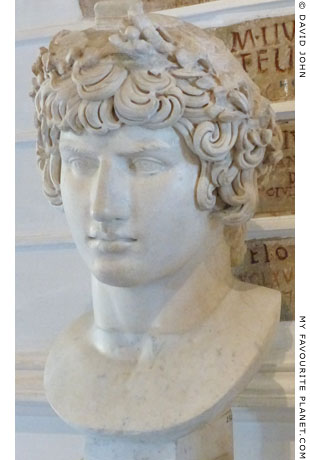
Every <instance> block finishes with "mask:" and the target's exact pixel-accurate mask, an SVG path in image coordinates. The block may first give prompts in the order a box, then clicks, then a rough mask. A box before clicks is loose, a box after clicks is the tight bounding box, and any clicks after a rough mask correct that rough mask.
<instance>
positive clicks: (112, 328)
mask: <svg viewBox="0 0 310 460" xmlns="http://www.w3.org/2000/svg"><path fill="white" fill-rule="evenodd" d="M219 233H220V234H219V236H218V237H217V241H216V242H215V241H213V242H212V243H214V244H212V248H210V249H211V253H207V254H206V253H205V254H201V255H199V257H197V258H196V260H195V261H194V262H193V263H192V265H191V266H190V267H189V266H188V265H187V266H186V267H185V268H184V267H183V268H181V269H180V270H178V271H177V273H174V274H173V275H171V276H169V277H165V278H162V279H159V280H156V281H153V282H151V283H149V284H146V285H138V286H133V287H115V286H110V285H107V284H104V283H102V282H100V281H98V280H97V279H96V278H95V277H94V276H93V277H92V296H93V308H94V319H95V326H97V328H98V329H100V330H102V331H105V332H106V333H109V332H113V333H121V334H122V333H126V334H139V335H140V334H141V335H145V334H149V335H156V336H157V335H161V334H182V333H184V332H188V331H190V330H192V329H195V328H196V327H198V326H199V325H201V324H202V323H203V322H205V321H206V320H207V319H208V316H209V315H210V314H211V313H212V312H213V310H214V309H215V308H216V307H217V306H218V305H219V304H220V303H221V301H222V300H223V298H224V297H225V296H226V294H227V293H228V291H229V290H230V289H231V286H232V280H233V278H232V275H231V269H230V251H229V248H228V246H227V245H226V243H225V241H224V238H223V234H222V232H219ZM209 246H210V245H209ZM215 248H216V249H215ZM207 252H209V251H207ZM98 332H99V331H98Z"/></svg>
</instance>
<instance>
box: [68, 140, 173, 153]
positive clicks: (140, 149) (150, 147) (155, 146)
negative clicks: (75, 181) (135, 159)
mask: <svg viewBox="0 0 310 460" xmlns="http://www.w3.org/2000/svg"><path fill="white" fill-rule="evenodd" d="M61 147H62V149H64V150H67V151H69V152H70V153H77V154H80V155H89V156H94V157H96V156H98V152H95V151H91V150H89V149H88V147H86V146H85V148H83V147H82V148H80V147H77V146H75V145H72V144H70V143H65V142H64V143H63V144H62V145H61ZM169 149H171V145H170V144H168V143H166V142H164V141H157V140H156V141H148V140H145V141H143V140H142V141H140V142H137V143H136V144H135V145H133V146H126V147H125V148H124V149H122V151H120V152H118V154H121V155H133V154H135V153H148V152H154V151H156V150H169Z"/></svg>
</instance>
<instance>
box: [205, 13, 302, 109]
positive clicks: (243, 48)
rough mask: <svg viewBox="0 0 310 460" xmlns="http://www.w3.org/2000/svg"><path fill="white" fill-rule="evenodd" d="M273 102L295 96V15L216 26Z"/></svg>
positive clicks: (217, 34) (246, 69)
mask: <svg viewBox="0 0 310 460" xmlns="http://www.w3.org/2000/svg"><path fill="white" fill-rule="evenodd" d="M214 32H215V35H216V36H218V37H219V38H221V39H222V40H224V42H225V43H226V45H227V46H228V48H229V49H230V50H231V52H232V53H233V54H234V55H235V56H236V57H237V59H238V60H239V61H240V63H241V65H242V66H243V68H244V70H245V71H246V72H248V73H249V75H250V76H251V78H252V79H253V80H254V81H255V83H256V84H257V85H258V86H259V87H260V89H261V92H262V94H263V95H264V96H266V97H268V99H270V100H271V101H279V100H289V99H293V98H294V84H295V83H294V65H295V62H294V60H295V57H294V50H295V48H294V39H295V20H294V16H283V17H278V18H265V19H259V20H256V21H247V22H244V23H241V24H235V25H232V26H228V27H221V28H217V29H214Z"/></svg>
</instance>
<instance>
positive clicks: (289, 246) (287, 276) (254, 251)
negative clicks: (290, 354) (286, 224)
mask: <svg viewBox="0 0 310 460" xmlns="http://www.w3.org/2000/svg"><path fill="white" fill-rule="evenodd" d="M247 246H248V249H247V253H246V256H245V259H244V262H243V264H242V265H241V266H239V267H236V268H235V269H234V274H235V275H236V276H237V278H239V279H240V280H242V281H245V282H248V283H252V284H259V285H260V286H265V287H270V288H272V289H278V290H279V291H281V293H282V310H281V320H282V321H292V320H294V316H295V298H294V297H295V287H294V276H295V260H294V258H295V240H294V238H285V239H266V240H251V241H248V242H247Z"/></svg>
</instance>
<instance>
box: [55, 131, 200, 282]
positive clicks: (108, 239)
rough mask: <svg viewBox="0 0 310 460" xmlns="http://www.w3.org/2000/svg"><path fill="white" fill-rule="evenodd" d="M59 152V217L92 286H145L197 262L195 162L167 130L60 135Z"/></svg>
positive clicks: (198, 232)
mask: <svg viewBox="0 0 310 460" xmlns="http://www.w3.org/2000/svg"><path fill="white" fill-rule="evenodd" d="M60 154H61V159H62V169H61V194H62V199H63V205H64V209H65V213H66V217H67V220H68V223H69V226H70V228H71V231H72V234H73V238H74V240H75V243H76V245H77V248H78V250H79V251H80V253H81V255H82V257H83V259H84V261H85V262H86V264H87V266H88V267H89V269H90V270H91V272H92V273H93V275H94V276H95V277H96V278H97V279H98V280H99V281H102V282H103V283H106V284H111V285H114V286H127V287H128V286H134V285H139V284H146V283H149V282H152V281H155V280H158V279H160V278H163V277H166V276H170V275H173V274H174V273H176V272H178V271H179V270H181V269H183V268H184V267H185V266H186V265H188V264H191V263H192V262H193V260H194V259H195V258H197V257H199V254H201V252H202V251H203V245H204V244H205V239H206V233H207V227H208V225H207V223H208V217H207V213H206V212H202V211H201V210H199V209H198V207H197V204H196V199H195V188H196V185H197V179H198V175H199V168H200V165H199V161H198V159H197V158H196V157H194V156H193V155H192V154H191V153H190V152H189V151H188V149H187V147H186V146H185V145H184V143H183V141H182V140H181V138H180V137H179V135H178V134H177V133H176V132H175V130H174V129H173V128H164V129H158V130H150V129H146V128H142V127H130V126H124V127H122V128H120V129H118V130H116V131H111V132H109V133H108V134H106V135H97V134H89V133H84V134H82V135H77V134H74V133H72V132H62V133H61V138H60Z"/></svg>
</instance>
